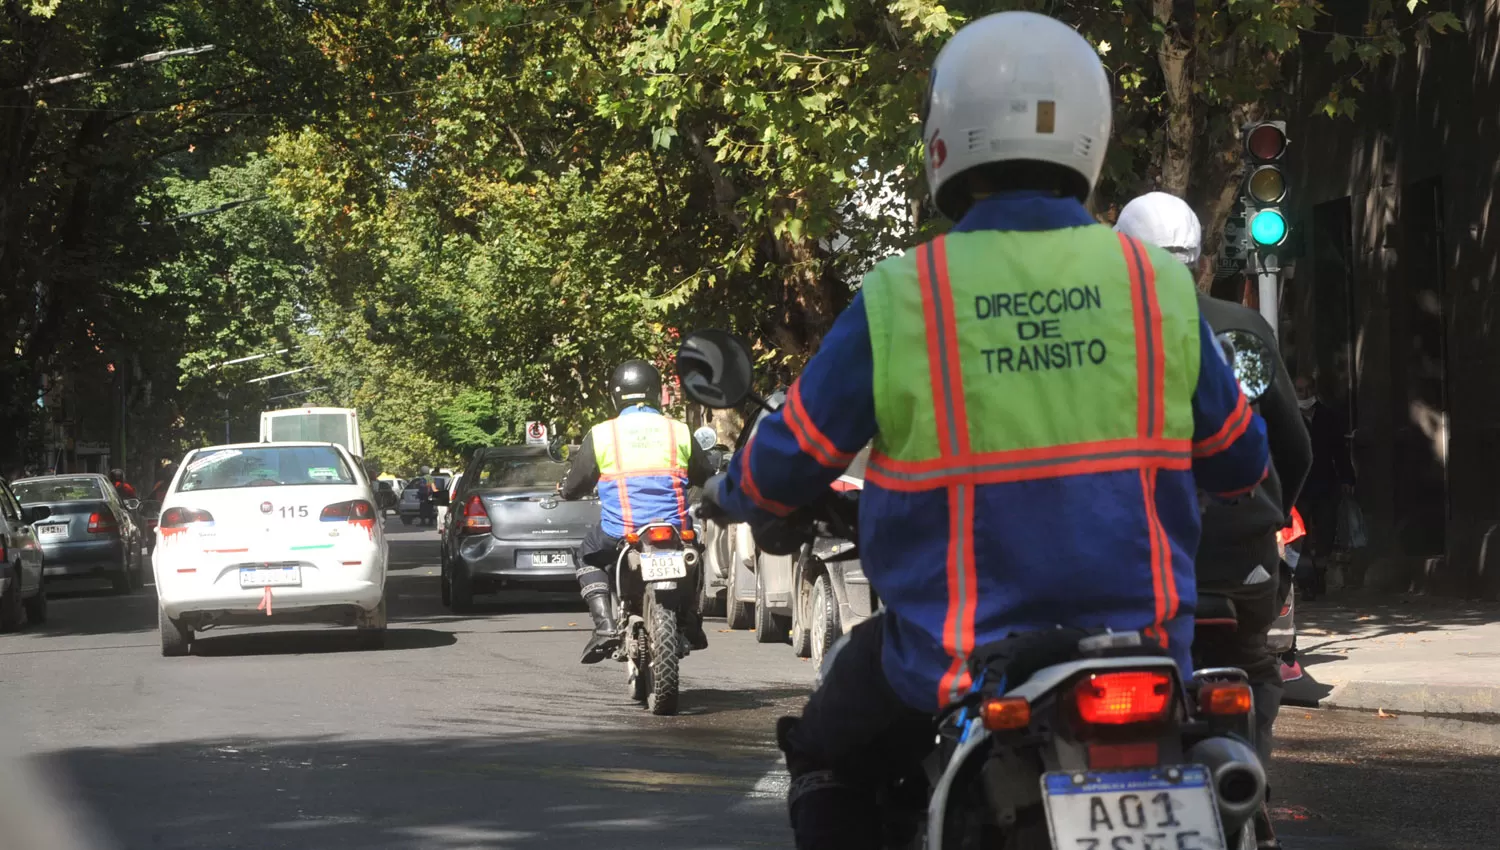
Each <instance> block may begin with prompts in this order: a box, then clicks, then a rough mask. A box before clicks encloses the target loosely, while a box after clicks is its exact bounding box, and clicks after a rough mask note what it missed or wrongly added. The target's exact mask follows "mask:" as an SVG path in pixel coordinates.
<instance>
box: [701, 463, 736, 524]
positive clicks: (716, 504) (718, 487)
mask: <svg viewBox="0 0 1500 850" xmlns="http://www.w3.org/2000/svg"><path fill="white" fill-rule="evenodd" d="M728 480H729V479H728V478H727V477H726V476H725V475H724V473H722V472H721V473H719V474H718V475H711V476H709V479H708V480H707V481H705V482H703V493H702V495H701V497H700V498H699V500H698V518H699V519H718V518H719V517H722V516H724V515H725V513H726V512H725V510H724V486H725V484H726V483H727V482H728Z"/></svg>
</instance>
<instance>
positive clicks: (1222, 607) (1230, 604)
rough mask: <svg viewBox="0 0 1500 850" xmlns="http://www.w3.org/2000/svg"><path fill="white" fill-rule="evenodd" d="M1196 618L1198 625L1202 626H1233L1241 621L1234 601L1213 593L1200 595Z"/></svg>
mask: <svg viewBox="0 0 1500 850" xmlns="http://www.w3.org/2000/svg"><path fill="white" fill-rule="evenodd" d="M1195 616H1196V619H1197V625H1200V626H1233V625H1236V624H1238V623H1239V621H1240V618H1239V611H1238V610H1237V609H1236V608H1235V606H1234V600H1233V599H1230V598H1229V597H1227V596H1219V595H1217V594H1213V593H1200V594H1199V595H1198V611H1197V613H1196V615H1195Z"/></svg>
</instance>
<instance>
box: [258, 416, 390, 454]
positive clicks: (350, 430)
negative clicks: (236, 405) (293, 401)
mask: <svg viewBox="0 0 1500 850" xmlns="http://www.w3.org/2000/svg"><path fill="white" fill-rule="evenodd" d="M260 441H261V442H262V443H296V442H308V441H312V442H319V443H338V444H339V445H341V446H343V447H344V448H345V449H346V450H348V452H349V454H352V455H354V456H355V457H357V458H363V457H364V456H365V451H364V445H363V444H362V443H360V440H359V416H358V415H357V414H356V413H355V412H354V411H353V410H351V409H350V408H347V407H295V408H291V409H288V410H267V411H264V412H262V413H261V415H260Z"/></svg>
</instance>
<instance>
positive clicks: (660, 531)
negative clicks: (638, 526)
mask: <svg viewBox="0 0 1500 850" xmlns="http://www.w3.org/2000/svg"><path fill="white" fill-rule="evenodd" d="M676 536H677V530H676V529H674V528H673V527H672V526H670V525H653V526H651V527H650V528H648V529H646V540H647V541H649V542H651V543H670V542H672V538H674V537H676Z"/></svg>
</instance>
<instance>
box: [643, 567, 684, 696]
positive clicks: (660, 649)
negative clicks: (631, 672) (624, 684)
mask: <svg viewBox="0 0 1500 850" xmlns="http://www.w3.org/2000/svg"><path fill="white" fill-rule="evenodd" d="M646 626H647V629H648V630H649V632H650V635H649V640H648V643H649V646H650V650H649V661H650V664H649V665H648V667H647V669H649V670H650V671H651V675H650V692H649V693H648V694H647V695H646V708H648V709H650V710H651V713H652V714H656V715H672V714H676V713H677V662H678V660H679V659H680V658H681V656H682V653H681V649H682V647H681V645H680V644H681V640H682V637H681V634H680V633H679V632H678V631H677V612H676V611H673V610H672V609H670V608H667V607H666V606H664V605H661V604H659V603H658V602H657V601H656V596H655V594H652V593H650V592H648V593H647V595H646Z"/></svg>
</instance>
